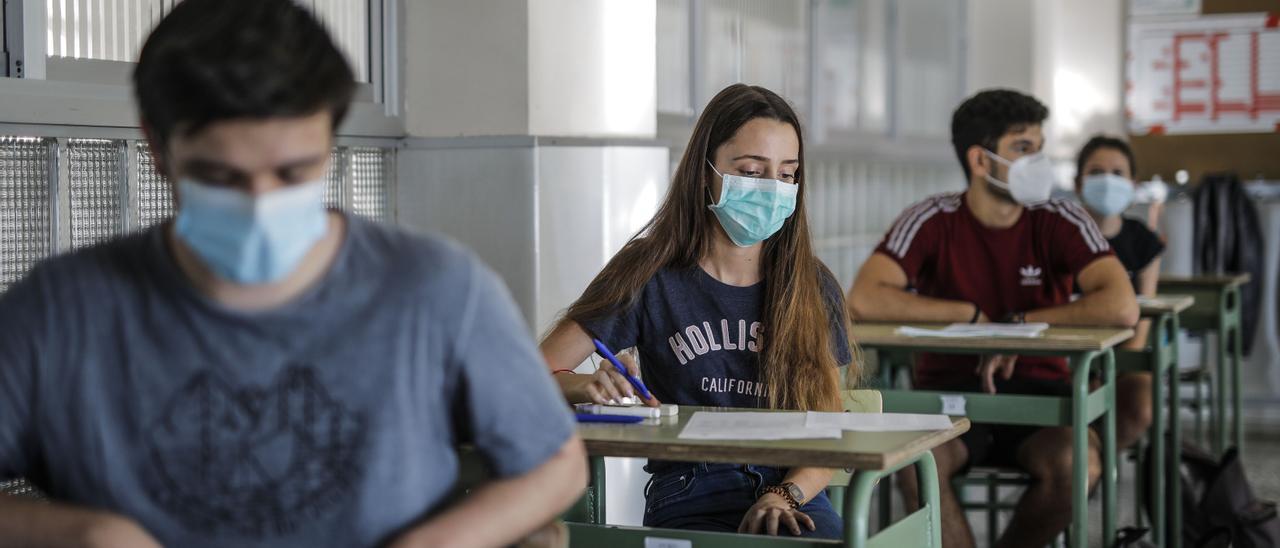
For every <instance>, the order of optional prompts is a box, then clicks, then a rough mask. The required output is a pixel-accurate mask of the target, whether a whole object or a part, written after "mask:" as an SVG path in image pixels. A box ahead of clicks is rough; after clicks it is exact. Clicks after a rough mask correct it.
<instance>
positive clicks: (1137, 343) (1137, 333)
mask: <svg viewBox="0 0 1280 548" xmlns="http://www.w3.org/2000/svg"><path fill="white" fill-rule="evenodd" d="M1133 333H1134V335H1133V338H1132V339H1129V340H1128V341H1125V343H1124V344H1123V345H1121V346H1120V348H1123V349H1125V350H1142V349H1144V348H1146V347H1147V337H1149V336H1151V320H1142V321H1140V322H1138V325H1137V327H1134V328H1133Z"/></svg>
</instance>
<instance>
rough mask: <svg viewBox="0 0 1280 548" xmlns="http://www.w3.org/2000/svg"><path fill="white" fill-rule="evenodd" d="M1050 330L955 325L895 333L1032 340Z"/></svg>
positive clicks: (1028, 326)
mask: <svg viewBox="0 0 1280 548" xmlns="http://www.w3.org/2000/svg"><path fill="white" fill-rule="evenodd" d="M1048 328H1049V324H1047V323H953V324H951V325H948V326H946V327H944V328H942V329H924V328H920V327H909V326H902V327H899V328H898V329H897V330H895V331H894V333H896V334H898V335H906V336H908V337H943V338H949V339H972V338H983V337H1012V338H1019V339H1030V338H1035V337H1039V336H1040V334H1042V333H1044V330H1046V329H1048Z"/></svg>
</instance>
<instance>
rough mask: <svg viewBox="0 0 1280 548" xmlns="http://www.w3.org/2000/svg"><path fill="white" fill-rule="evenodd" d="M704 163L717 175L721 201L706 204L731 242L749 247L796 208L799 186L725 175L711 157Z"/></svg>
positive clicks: (771, 180)
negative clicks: (712, 161)
mask: <svg viewBox="0 0 1280 548" xmlns="http://www.w3.org/2000/svg"><path fill="white" fill-rule="evenodd" d="M707 165H710V166H711V171H714V172H715V173H716V175H719V176H720V201H718V202H716V203H715V204H712V205H709V206H707V207H708V208H709V209H710V210H711V212H712V213H715V215H716V219H717V220H719V221H720V226H721V227H723V228H724V231H725V233H727V234H728V235H729V239H730V240H733V243H734V245H737V246H738V247H751V246H753V245H755V244H758V243H760V242H762V241H764V240H765V239H766V238H768V237H770V236H773V235H774V234H775V233H777V232H778V230H780V229H782V224H783V223H785V222H787V218H788V217H790V216H791V214H792V213H793V212H794V211H795V210H796V195H797V194H799V193H800V185H798V184H794V183H786V182H783V181H779V180H777V179H756V178H753V177H742V176H740V175H725V174H722V173H720V171H719V170H717V169H716V166H715V165H714V164H712V163H711V161H710V160H707Z"/></svg>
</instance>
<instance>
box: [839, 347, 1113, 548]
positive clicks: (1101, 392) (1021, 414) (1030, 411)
mask: <svg viewBox="0 0 1280 548" xmlns="http://www.w3.org/2000/svg"><path fill="white" fill-rule="evenodd" d="M902 325H903V324H890V323H863V324H855V325H854V326H853V331H852V333H851V334H850V335H851V337H852V338H853V340H854V341H855V342H857V343H858V344H859V345H860V346H862V348H864V349H874V350H886V351H894V352H901V351H921V352H935V353H941V354H1017V355H1022V356H1060V357H1065V358H1067V360H1068V362H1069V364H1070V369H1071V396H1070V397H1054V396H1026V395H1020V394H994V395H992V394H985V393H974V392H938V391H923V390H884V391H883V392H882V395H883V397H884V409H885V412H890V413H894V412H896V413H942V412H944V407H943V402H944V401H950V402H952V403H951V404H950V405H952V406H954V405H956V403H955V402H956V401H957V400H958V401H962V402H963V406H964V414H965V415H966V416H968V417H969V418H970V419H971V420H973V421H974V422H978V423H995V424H1023V425H1035V426H1071V427H1072V428H1073V431H1072V437H1073V441H1074V443H1073V444H1072V450H1073V453H1072V457H1073V459H1072V460H1073V477H1074V481H1073V482H1072V492H1071V500H1072V508H1071V513H1072V526H1073V531H1072V535H1071V543H1072V545H1073V546H1076V547H1079V548H1084V547H1086V546H1088V543H1089V534H1088V531H1089V528H1088V519H1089V511H1088V458H1087V457H1088V450H1089V435H1088V430H1087V429H1086V428H1087V426H1088V424H1089V422H1090V421H1092V420H1093V419H1095V418H1098V417H1103V421H1102V424H1103V427H1102V432H1100V434H1101V437H1102V450H1101V453H1102V466H1103V469H1102V488H1103V493H1102V504H1103V510H1102V531H1103V539H1104V543H1105V544H1106V545H1110V544H1111V543H1112V542H1114V539H1115V532H1116V524H1115V508H1116V443H1115V415H1114V414H1113V413H1112V410H1113V409H1114V408H1115V355H1114V353H1113V352H1112V348H1113V347H1115V346H1116V345H1118V344H1120V343H1123V342H1124V341H1126V340H1128V339H1130V338H1132V337H1133V335H1134V333H1133V330H1132V329H1127V328H1082V327H1050V328H1049V329H1047V330H1045V332H1044V333H1043V334H1042V335H1041V336H1039V337H1036V338H974V339H946V338H940V337H908V336H904V335H898V334H897V333H896V331H897V329H898V327H901V326H902ZM910 325H912V326H914V327H924V328H941V327H943V326H942V325H936V324H934V325H930V324H910ZM1099 360H1100V361H1101V368H1100V371H1101V373H1102V375H1101V380H1102V383H1101V384H1100V385H1099V386H1098V388H1097V389H1095V390H1093V391H1092V392H1090V391H1089V373H1090V370H1091V369H1092V368H1094V367H1096V365H1098V363H1097V362H1098V361H1099ZM883 365H884V364H882V366H883ZM950 414H955V413H950ZM993 534H995V533H994V532H993Z"/></svg>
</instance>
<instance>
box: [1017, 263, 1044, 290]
mask: <svg viewBox="0 0 1280 548" xmlns="http://www.w3.org/2000/svg"><path fill="white" fill-rule="evenodd" d="M1018 273H1019V274H1022V285H1023V286H1034V285H1041V284H1042V282H1041V280H1040V267H1038V266H1033V265H1027V266H1024V267H1022V268H1019V269H1018Z"/></svg>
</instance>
